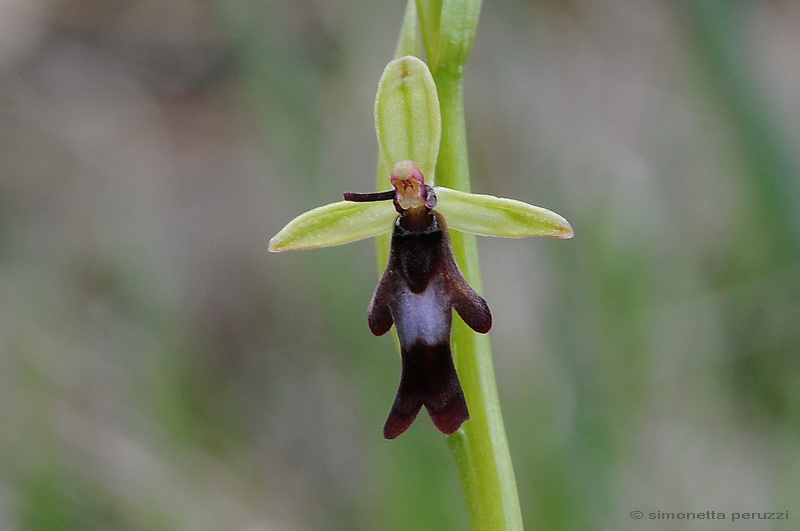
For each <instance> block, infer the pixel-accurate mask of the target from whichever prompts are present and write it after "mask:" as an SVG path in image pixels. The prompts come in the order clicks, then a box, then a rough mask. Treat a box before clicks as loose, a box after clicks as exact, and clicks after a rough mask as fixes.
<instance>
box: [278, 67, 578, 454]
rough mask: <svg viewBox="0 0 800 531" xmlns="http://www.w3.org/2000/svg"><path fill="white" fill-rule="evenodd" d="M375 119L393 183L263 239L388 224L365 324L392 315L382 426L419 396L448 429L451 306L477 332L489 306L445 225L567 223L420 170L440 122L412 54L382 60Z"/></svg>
mask: <svg viewBox="0 0 800 531" xmlns="http://www.w3.org/2000/svg"><path fill="white" fill-rule="evenodd" d="M375 122H376V129H377V133H378V143H379V145H380V148H381V162H382V163H381V167H382V168H384V169H386V170H388V168H389V167H391V171H390V172H388V173H389V177H390V178H389V180H390V183H391V185H392V189H391V190H388V191H384V192H373V193H345V194H344V201H339V202H336V203H331V204H328V205H325V206H322V207H318V208H315V209H313V210H310V211H308V212H306V213H304V214H301V215H300V216H298V217H296V218H295V219H293V220H292V221H290V222H289V223H288V224H287V225H286V226H285V227H284V228H283V229H281V230H280V231H279V232H278V233H277V234H276V235H275V236H274V237H273V238H272V239H271V240H270V242H269V250H270V251H272V252H280V251H288V250H302V249H316V248H321V247H328V246H332V245H340V244H344V243H349V242H352V241H356V240H361V239H364V238H369V237H373V236H379V235H381V234H387V233H389V232H391V233H392V237H391V245H390V251H389V258H388V263H387V265H386V269H385V271H384V273H383V275H382V277H381V279H380V281H379V283H378V286H377V288H376V289H375V293H374V295H373V297H372V302H371V303H370V305H369V310H368V312H367V321H368V324H369V328H370V330H371V331H372V333H373V334H375V335H382V334H385V333H386V332H388V331H389V329H391V327H392V325H394V326H395V327H396V330H397V335H398V339H399V341H400V350H401V361H402V375H401V378H400V385H399V388H398V391H397V394H396V396H395V400H394V404H393V405H392V408H391V411H390V413H389V417H388V419H387V421H386V424H385V425H384V431H383V433H384V436H385V437H386V438H387V439H394V438H396V437H398V436H399V435H400V434H401V433H403V432H404V431H405V430H406V429H407V428H408V427H409V426H410V425H411V423H412V422H413V421H414V419H415V418H416V416H417V414H418V412H419V410H420V409H421V408H422V406H425V408H426V409H427V411H428V414H429V415H430V417H431V420H432V421H433V423H434V425H435V426H436V427H437V428H438V429H439V430H440V431H441V432H443V433H445V434H447V435H450V434H452V433H454V432H456V431H457V430H458V429H459V428H460V427H461V425H462V424H463V423H464V422H465V421H466V420H468V419H469V410H468V407H467V402H466V399H465V397H464V393H463V391H462V388H461V384H460V382H459V379H458V374H457V372H456V368H455V365H454V363H453V359H452V355H451V351H450V329H451V324H452V310H453V309H455V311H456V312H457V313H458V314H459V316H460V317H461V318H462V319H463V320H464V322H465V323H466V324H467V325H468V326H470V328H472V329H473V330H475V331H476V332H479V333H486V332H488V331H489V329H490V328H491V326H492V316H491V312H490V311H489V307H488V305H487V304H486V301H485V300H484V299H483V298H482V297H481V296H480V295H478V293H477V292H476V291H475V290H474V289H473V288H472V287H471V286H470V285H469V284H468V283H467V281H466V280H465V278H464V275H463V274H462V273H461V270H460V269H459V267H458V264H457V263H456V260H455V258H454V256H453V252H452V250H451V246H450V237H449V234H448V229H455V230H459V231H464V232H470V233H474V234H479V235H484V236H501V237H507V238H521V237H526V236H549V237H553V238H561V239H565V238H571V237H572V227H570V225H569V223H568V222H567V220H565V219H564V218H563V217H561V216H560V215H558V214H556V213H554V212H551V211H549V210H547V209H544V208H541V207H537V206H533V205H530V204H527V203H524V202H522V201H517V200H514V199H505V198H499V197H494V196H491V195H483V194H472V193H466V192H461V191H457V190H451V189H448V188H444V187H437V186H434V185H433V184H428V183H426V176H427V179H428V180H429V181H430V182H431V183H432V182H433V172H434V170H435V166H436V157H437V154H438V148H439V136H440V131H441V129H440V118H439V106H438V99H437V96H436V87H435V85H434V83H433V79H432V78H431V75H430V71H429V70H428V67H427V66H426V65H425V63H424V62H422V61H421V60H420V59H418V58H416V57H411V56H406V57H401V58H400V59H396V60H394V61H392V62H391V63H389V65H388V66H387V67H386V70H384V74H383V76H382V77H381V81H380V82H379V86H378V96H377V98H376V104H375ZM410 132H411V133H413V134H410ZM389 163H391V166H389ZM390 200H391V203H390V202H389V201H390Z"/></svg>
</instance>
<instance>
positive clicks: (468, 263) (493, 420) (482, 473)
mask: <svg viewBox="0 0 800 531" xmlns="http://www.w3.org/2000/svg"><path fill="white" fill-rule="evenodd" d="M438 71H439V70H438V69H437V70H436V71H434V72H433V77H434V80H435V81H436V86H437V88H438V90H439V104H440V105H441V111H442V143H441V147H440V150H439V160H438V163H437V166H436V168H437V169H436V178H437V184H439V185H441V186H446V187H448V188H454V189H456V190H462V191H470V178H469V163H468V157H467V139H466V128H465V122H464V101H463V84H462V79H461V76H453V75H448V76H439V75H437V72H438ZM461 71H463V70H461ZM454 72H455V73H457V72H459V69H450V70H449V71H447V73H448V74H452V73H454ZM443 78H444V79H443ZM450 237H451V240H452V243H453V252H454V254H455V256H456V260H457V261H458V263H459V265H460V266H461V270H462V271H463V273H464V276H465V277H466V278H467V280H468V281H469V283H470V284H471V285H472V286H473V287H474V288H475V289H476V290H478V291H479V292H481V291H482V287H481V276H480V261H479V259H478V248H477V242H476V239H475V236H474V235H472V234H465V233H462V232H455V231H453V232H451V235H450ZM451 341H452V349H453V356H454V357H455V360H456V364H457V368H458V373H459V376H460V378H461V383H462V386H463V387H464V393H465V394H466V396H467V402H468V404H469V410H470V416H471V419H470V420H469V422H466V423H465V424H464V427H463V428H462V429H461V430H460V431H458V432H457V433H455V434H454V435H452V436H450V437H448V438H447V442H448V444H449V446H450V450H451V451H452V452H453V455H454V456H455V458H456V463H457V464H458V469H459V473H460V475H461V482H462V485H463V487H464V494H465V497H466V501H467V508H468V510H469V517H470V522H471V523H472V528H473V529H522V515H521V513H520V507H519V497H518V495H517V485H516V481H515V479H514V469H513V466H512V464H511V454H510V452H509V449H508V441H507V439H506V433H505V427H504V425H503V417H502V414H501V412H500V399H499V397H498V395H497V384H496V381H495V376H494V367H493V364H492V352H491V345H490V342H489V337H488V336H485V335H480V334H477V333H475V332H474V331H473V330H471V329H470V328H469V327H468V326H467V325H466V324H464V322H463V321H461V319H460V318H457V319H454V320H453V332H452V338H451Z"/></svg>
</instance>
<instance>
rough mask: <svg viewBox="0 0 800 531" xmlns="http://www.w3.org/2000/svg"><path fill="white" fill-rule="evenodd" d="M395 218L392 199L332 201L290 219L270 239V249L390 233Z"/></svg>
mask: <svg viewBox="0 0 800 531" xmlns="http://www.w3.org/2000/svg"><path fill="white" fill-rule="evenodd" d="M395 218H397V212H396V211H395V209H394V205H393V204H392V202H391V201H376V202H369V203H354V202H351V201H339V202H338V203H331V204H329V205H325V206H321V207H317V208H315V209H313V210H309V211H308V212H304V213H303V214H300V215H299V216H297V217H296V218H294V219H293V220H292V221H290V222H289V223H288V224H287V225H286V226H285V227H284V228H282V229H281V230H280V232H278V234H276V235H275V236H273V237H272V239H271V240H270V241H269V250H270V252H273V253H279V252H281V251H302V250H306V249H317V248H320V247H331V246H333V245H342V244H344V243H350V242H354V241H357V240H363V239H364V238H371V237H373V236H378V235H379V234H383V233H386V232H390V231H391V230H392V229H393V227H394V220H395Z"/></svg>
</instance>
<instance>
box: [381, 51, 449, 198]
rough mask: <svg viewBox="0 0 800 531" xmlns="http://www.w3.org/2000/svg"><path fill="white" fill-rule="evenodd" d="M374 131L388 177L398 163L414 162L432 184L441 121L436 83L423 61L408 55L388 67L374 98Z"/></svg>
mask: <svg viewBox="0 0 800 531" xmlns="http://www.w3.org/2000/svg"><path fill="white" fill-rule="evenodd" d="M375 131H376V133H377V135H378V146H379V147H380V151H381V153H382V155H383V156H382V157H381V158H382V161H383V163H384V167H383V175H385V176H386V178H388V177H389V174H390V173H391V172H392V166H393V165H394V163H395V162H397V161H400V160H413V161H414V162H415V163H416V164H417V166H418V167H419V169H420V170H421V171H422V174H423V175H424V176H425V178H426V180H427V181H428V182H429V183H432V182H433V178H434V172H435V170H436V157H437V156H438V154H439V141H440V139H441V136H442V118H441V115H440V111H439V96H438V94H437V92H436V84H435V83H434V82H433V77H432V76H431V72H430V70H428V65H426V64H425V63H424V62H423V61H422V60H421V59H419V58H417V57H413V56H411V55H407V56H404V57H400V58H399V59H395V60H393V61H391V62H390V63H389V64H388V65H386V68H385V69H384V71H383V75H381V79H380V81H379V82H378V93H377V95H376V96H375Z"/></svg>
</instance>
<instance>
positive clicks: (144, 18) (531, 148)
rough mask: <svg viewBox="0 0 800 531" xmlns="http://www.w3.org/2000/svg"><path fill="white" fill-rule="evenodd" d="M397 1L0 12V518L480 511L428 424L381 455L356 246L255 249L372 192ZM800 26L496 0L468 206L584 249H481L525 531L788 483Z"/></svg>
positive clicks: (373, 519) (788, 11)
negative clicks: (302, 220)
mask: <svg viewBox="0 0 800 531" xmlns="http://www.w3.org/2000/svg"><path fill="white" fill-rule="evenodd" d="M711 4H718V6H717V8H716V9H717V10H711V9H708V6H709V5H711ZM701 6H705V7H701ZM402 12H403V6H402V5H401V3H398V4H396V5H395V3H392V4H391V5H390V4H387V3H385V2H366V1H364V0H356V1H354V2H346V1H344V0H335V1H328V0H308V1H304V2H276V1H270V0H268V1H267V2H255V1H252V0H251V1H248V0H230V1H223V0H220V1H219V2H216V3H211V2H201V1H197V0H170V1H155V0H133V1H129V2H89V1H86V0H68V1H62V2H45V1H43V0H7V1H6V2H3V3H2V4H1V5H0V528H2V529H9V530H16V529H20V530H28V529H30V530H50V529H81V530H86V529H90V530H91V529H114V530H125V529H131V530H139V529H154V530H177V529H180V530H184V529H186V530H189V529H191V530H203V529H208V530H216V529H269V530H272V529H375V528H377V527H380V528H384V527H388V528H394V529H459V528H463V526H464V525H465V524H466V517H465V509H464V505H463V501H462V499H461V492H460V491H459V489H460V487H459V482H458V478H457V474H456V471H455V466H454V464H453V463H452V461H451V459H450V455H449V453H448V451H447V450H446V448H445V445H444V444H443V443H442V441H441V437H440V436H439V434H438V433H437V432H436V431H435V429H434V428H433V427H432V426H430V425H426V423H425V422H418V423H417V424H415V426H414V428H412V429H411V430H410V432H409V433H408V434H406V435H404V436H403V437H402V438H400V439H398V440H397V441H391V442H386V441H384V440H383V438H382V436H381V429H380V428H381V425H382V423H383V419H384V417H385V414H386V411H387V410H388V408H389V405H390V404H391V400H392V397H393V394H394V390H395V388H396V384H397V380H398V378H399V358H398V357H397V356H396V354H395V348H394V346H393V345H392V342H391V340H390V339H387V338H380V339H377V338H373V337H372V336H371V335H370V334H369V331H368V330H367V326H366V317H365V311H366V305H367V302H368V301H369V297H370V294H371V290H372V289H373V288H374V282H373V280H376V274H375V267H374V258H373V252H374V250H373V245H372V243H371V242H365V243H362V244H354V245H350V246H347V247H344V248H332V249H321V250H315V251H309V252H308V253H298V254H282V255H271V254H268V253H267V250H266V247H267V241H268V239H269V237H270V236H271V235H272V234H275V232H276V231H277V230H278V229H279V228H280V227H281V226H283V224H285V223H286V222H287V221H289V219H291V217H292V216H293V215H294V214H295V213H296V212H302V211H304V210H308V209H309V208H312V207H314V206H316V205H320V204H325V203H329V202H332V201H335V200H337V199H339V198H340V197H341V195H340V194H341V193H342V192H343V191H347V190H358V191H364V190H365V186H366V187H370V186H371V184H372V183H373V179H374V169H375V164H376V157H377V143H376V141H375V137H374V129H373V122H372V111H373V109H372V104H373V97H374V94H375V88H376V84H377V80H378V76H379V75H380V72H381V70H382V68H383V66H384V65H385V64H386V62H387V61H388V60H389V59H390V58H391V56H392V54H393V52H394V50H393V48H394V43H395V38H396V35H397V30H398V29H399V25H400V21H401V18H402ZM798 36H800V10H799V9H798V7H797V4H796V3H793V2H786V1H777V2H776V1H773V2H766V1H752V2H738V3H737V2H719V3H704V2H702V1H700V0H698V1H697V2H693V1H689V0H686V1H684V2H678V3H676V2H666V1H656V0H652V1H647V2H640V3H635V4H632V3H631V2H624V1H622V0H592V1H585V2H577V1H573V0H563V1H552V0H551V1H535V2H524V1H511V2H484V9H483V14H482V19H481V25H480V27H479V30H478V36H477V39H476V42H475V46H474V48H473V55H472V57H471V59H470V63H469V68H468V70H467V74H466V79H465V84H466V86H465V95H466V103H467V112H468V116H467V120H468V124H467V126H468V132H469V134H470V149H471V156H472V161H471V162H472V175H473V191H475V192H479V193H489V194H494V195H501V196H507V197H516V198H519V199H522V200H525V201H526V202H530V203H534V204H541V205H545V206H547V207H548V208H552V209H553V210H554V211H556V212H559V213H561V214H563V215H564V216H565V217H566V218H567V219H569V220H570V222H571V223H572V226H573V228H574V229H575V235H576V236H575V239H573V240H571V241H569V242H554V241H551V240H545V239H537V240H529V241H525V242H508V241H503V240H499V239H483V240H481V243H480V245H481V251H482V256H483V263H482V265H483V273H484V295H485V297H486V299H487V300H488V302H489V304H490V305H491V306H492V310H493V313H494V316H495V327H494V329H493V331H492V342H493V346H494V353H495V358H496V369H497V372H498V382H499V387H500V394H501V397H502V400H503V407H504V418H505V421H506V425H507V428H508V435H509V442H510V445H511V451H512V454H513V457H514V461H515V466H516V475H517V480H518V483H519V491H520V497H521V503H522V506H523V513H524V516H525V519H526V523H527V524H528V525H529V526H530V527H531V528H542V529H588V528H603V529H633V528H635V529H639V528H640V527H641V525H645V523H644V522H639V523H637V522H634V521H632V520H630V518H629V516H628V515H629V513H630V512H631V511H633V510H641V511H644V512H645V513H648V512H651V511H674V512H681V511H683V512H688V511H706V510H715V511H726V512H730V511H784V510H791V509H793V508H794V506H793V505H792V504H796V500H798V499H800V482H798V479H797V478H798V477H800V443H799V442H798V441H800V428H799V427H800V386H799V384H798V382H800V356H798V354H800V327H798V326H797V323H798V322H800V252H799V251H798V249H800V236H798V233H799V232H800V223H798V213H799V212H800V205H798V202H800V194H799V193H797V190H798V187H800V176H799V175H798V171H797V168H798V165H799V164H800V163H799V162H798V153H799V152H800V150H798V149H797V147H798V144H800V128H798V124H800V106H799V105H797V102H798V101H800V78H799V77H798V72H800V55H799V54H797V50H798V49H800V41H798ZM387 185H388V176H387ZM387 187H388V186H387ZM672 523H673V524H676V528H678V527H680V524H686V525H685V528H686V529H694V528H695V527H694V526H693V525H692V522H672ZM762 523H763V524H764V525H763V526H762V527H760V528H761V529H770V528H778V529H782V527H780V526H778V525H776V526H770V525H767V523H766V522H762ZM640 524H641V525H640Z"/></svg>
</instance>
